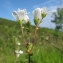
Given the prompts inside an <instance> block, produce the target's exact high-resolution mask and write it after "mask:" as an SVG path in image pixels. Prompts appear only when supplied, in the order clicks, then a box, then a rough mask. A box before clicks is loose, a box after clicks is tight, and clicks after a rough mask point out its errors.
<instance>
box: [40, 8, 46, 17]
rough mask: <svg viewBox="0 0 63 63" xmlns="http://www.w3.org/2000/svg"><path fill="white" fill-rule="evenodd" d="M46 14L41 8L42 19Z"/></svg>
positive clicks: (44, 9)
mask: <svg viewBox="0 0 63 63" xmlns="http://www.w3.org/2000/svg"><path fill="white" fill-rule="evenodd" d="M46 14H47V11H46V8H41V16H42V18H44V17H45V16H46Z"/></svg>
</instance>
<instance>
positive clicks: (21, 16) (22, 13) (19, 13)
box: [12, 8, 29, 22]
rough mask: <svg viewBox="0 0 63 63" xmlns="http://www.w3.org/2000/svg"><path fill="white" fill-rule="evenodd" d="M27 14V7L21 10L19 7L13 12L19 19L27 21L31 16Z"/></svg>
mask: <svg viewBox="0 0 63 63" xmlns="http://www.w3.org/2000/svg"><path fill="white" fill-rule="evenodd" d="M27 14H28V13H27V11H26V9H23V10H21V9H19V8H18V10H17V11H14V12H13V13H12V15H13V16H14V17H15V18H16V19H17V20H21V21H25V22H27V21H28V20H29V17H28V15H27Z"/></svg>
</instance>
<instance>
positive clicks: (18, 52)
mask: <svg viewBox="0 0 63 63" xmlns="http://www.w3.org/2000/svg"><path fill="white" fill-rule="evenodd" d="M15 53H16V57H17V58H18V57H19V56H20V54H23V51H22V50H15Z"/></svg>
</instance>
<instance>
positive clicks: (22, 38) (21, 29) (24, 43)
mask: <svg viewBox="0 0 63 63" xmlns="http://www.w3.org/2000/svg"><path fill="white" fill-rule="evenodd" d="M21 31H22V39H23V42H24V44H26V41H25V38H24V32H23V26H22V25H21Z"/></svg>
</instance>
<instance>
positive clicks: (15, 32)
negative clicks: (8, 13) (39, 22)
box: [0, 18, 63, 63]
mask: <svg viewBox="0 0 63 63" xmlns="http://www.w3.org/2000/svg"><path fill="white" fill-rule="evenodd" d="M25 26H26V25H25ZM32 27H33V28H31V29H32V32H33V29H34V26H32ZM26 31H27V30H26V29H25V31H24V33H25V35H26V37H25V38H26V39H28V38H29V37H28V36H27V33H26ZM56 33H57V32H56V31H55V30H52V29H48V28H39V29H38V34H37V44H36V45H35V46H34V48H33V55H32V56H31V63H63V32H60V31H58V37H57V41H56V39H55V37H56V36H55V34H56ZM15 38H18V41H20V42H21V43H22V38H21V30H20V26H19V25H18V23H17V22H15V21H11V20H7V19H3V18H0V63H15V59H16V58H15ZM32 41H33V39H32ZM24 47H25V46H23V44H22V45H21V47H20V49H21V50H23V51H24V53H23V54H22V55H21V56H20V57H19V59H18V63H27V62H28V59H27V57H28V56H27V53H26V50H25V48H24Z"/></svg>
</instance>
